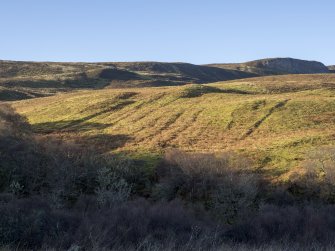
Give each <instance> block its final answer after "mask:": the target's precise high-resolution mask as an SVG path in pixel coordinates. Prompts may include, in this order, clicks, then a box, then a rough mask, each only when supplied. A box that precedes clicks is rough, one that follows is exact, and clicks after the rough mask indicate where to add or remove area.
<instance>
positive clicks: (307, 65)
mask: <svg viewBox="0 0 335 251" xmlns="http://www.w3.org/2000/svg"><path fill="white" fill-rule="evenodd" d="M210 66H214V67H219V68H223V69H230V70H239V71H244V72H249V73H254V74H258V75H260V76H265V75H282V74H316V73H329V69H328V68H327V66H325V65H324V64H323V63H320V62H317V61H307V60H300V59H294V58H267V59H260V60H255V61H250V62H246V63H236V64H211V65H210Z"/></svg>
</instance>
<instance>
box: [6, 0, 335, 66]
mask: <svg viewBox="0 0 335 251" xmlns="http://www.w3.org/2000/svg"><path fill="white" fill-rule="evenodd" d="M334 26H335V1H334V0H0V59H8V60H33V61H147V60H150V61H164V62H190V63H196V64H205V63H220V62H242V61H248V60H253V59H259V58H267V57H294V58H301V59H309V60H318V61H322V62H324V63H325V64H335V49H334V48H335V27H334Z"/></svg>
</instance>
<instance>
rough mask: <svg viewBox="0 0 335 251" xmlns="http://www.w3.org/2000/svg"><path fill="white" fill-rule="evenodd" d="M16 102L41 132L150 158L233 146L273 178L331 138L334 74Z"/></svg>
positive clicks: (334, 113)
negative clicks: (172, 151)
mask: <svg viewBox="0 0 335 251" xmlns="http://www.w3.org/2000/svg"><path fill="white" fill-rule="evenodd" d="M14 106H15V108H16V109H17V111H18V112H19V113H21V114H23V115H25V116H27V117H28V119H29V122H30V123H31V124H32V125H33V128H34V130H35V131H36V132H38V133H40V134H42V135H44V134H46V135H56V136H57V137H62V138H64V139H66V140H69V139H74V140H76V141H78V142H82V143H85V144H89V145H94V146H96V147H97V148H98V149H101V150H102V151H114V152H123V153H127V154H131V155H133V156H138V157H139V158H149V159H150V158H151V157H153V156H159V155H160V154H162V153H163V152H164V151H165V150H166V149H168V148H178V149H183V150H186V151H196V152H222V151H238V152H241V153H244V154H246V155H248V156H249V157H251V158H253V159H254V160H255V167H257V168H261V169H260V170H263V171H268V172H269V174H270V175H275V176H274V177H278V176H279V175H283V174H286V173H287V172H288V171H290V170H292V168H295V167H298V166H299V163H300V162H301V161H302V160H303V159H304V156H305V154H306V153H308V152H309V151H310V150H311V149H313V147H317V146H321V145H329V144H334V137H335V134H334V132H335V75H332V74H328V75H327V74H325V75H288V76H275V77H264V78H253V79H243V80H235V81H231V82H223V83H220V82H218V83H213V84H210V85H186V86H181V87H157V88H131V89H106V90H95V91H80V92H75V93H68V94H60V95H56V96H52V97H47V98H37V99H32V100H25V101H19V102H16V103H15V105H14ZM282 177H285V176H282Z"/></svg>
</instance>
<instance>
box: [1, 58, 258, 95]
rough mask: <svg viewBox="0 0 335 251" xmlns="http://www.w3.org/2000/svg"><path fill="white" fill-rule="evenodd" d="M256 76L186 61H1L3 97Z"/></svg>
mask: <svg viewBox="0 0 335 251" xmlns="http://www.w3.org/2000/svg"><path fill="white" fill-rule="evenodd" d="M253 76H256V75H254V74H252V73H248V72H241V71H237V70H230V69H221V68H216V67H209V66H201V65H193V64H187V63H160V62H133V63H53V62H16V61H0V100H7V101H10V100H16V99H26V98H33V97H39V96H47V95H53V94H55V93H57V92H64V91H71V90H73V89H101V88H113V87H117V88H125V87H149V86H173V85H184V84H187V83H196V84H201V83H207V82H216V81H225V80H233V79H241V78H248V77H253Z"/></svg>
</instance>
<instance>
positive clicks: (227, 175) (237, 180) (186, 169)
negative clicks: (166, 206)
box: [156, 151, 258, 223]
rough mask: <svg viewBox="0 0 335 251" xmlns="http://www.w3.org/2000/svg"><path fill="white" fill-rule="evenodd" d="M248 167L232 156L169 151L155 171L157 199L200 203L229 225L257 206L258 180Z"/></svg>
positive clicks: (242, 159) (229, 154) (244, 160)
mask: <svg viewBox="0 0 335 251" xmlns="http://www.w3.org/2000/svg"><path fill="white" fill-rule="evenodd" d="M249 165H250V163H249V162H248V161H247V160H246V159H244V158H242V157H241V156H235V155H233V154H231V153H226V154H221V155H220V156H214V155H211V154H187V153H183V152H179V151H170V152H168V153H167V154H166V156H165V161H164V162H163V163H162V164H161V165H160V167H159V168H158V179H159V184H158V186H157V187H156V196H157V197H158V198H165V199H168V200H171V199H174V198H181V199H183V200H186V201H188V202H191V203H201V204H203V205H204V207H205V208H206V209H209V210H212V212H213V213H214V214H215V215H216V216H217V217H218V218H219V219H221V220H223V221H225V222H228V223H232V222H233V221H235V220H236V219H237V218H238V217H239V216H241V215H242V214H244V213H245V212H246V211H250V210H251V209H252V208H254V207H255V206H256V196H257V191H258V180H257V177H256V176H255V175H253V174H252V173H250V169H249ZM251 211H252V210H251Z"/></svg>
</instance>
